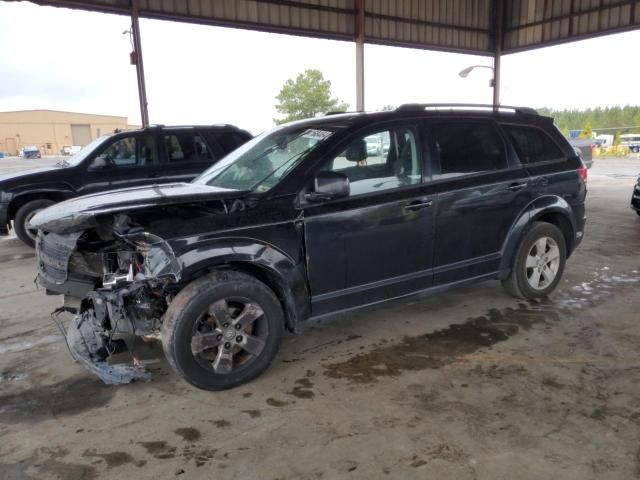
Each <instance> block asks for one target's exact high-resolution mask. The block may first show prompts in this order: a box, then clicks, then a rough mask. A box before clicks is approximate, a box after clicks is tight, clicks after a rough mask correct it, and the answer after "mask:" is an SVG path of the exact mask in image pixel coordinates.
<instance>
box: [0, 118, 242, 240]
mask: <svg viewBox="0 0 640 480" xmlns="http://www.w3.org/2000/svg"><path fill="white" fill-rule="evenodd" d="M250 138H251V135H250V134H249V133H248V132H246V131H245V130H240V129H239V128H237V127H234V126H231V125H214V126H197V127H164V126H154V127H149V128H145V129H141V130H129V131H124V132H118V133H114V134H112V135H104V136H101V137H99V138H96V139H95V140H94V141H93V142H91V143H90V144H89V145H87V146H86V147H85V148H83V149H82V150H81V151H80V152H79V153H77V154H76V155H74V156H72V157H71V158H69V159H65V160H62V161H61V162H60V163H58V164H57V165H55V166H51V167H47V168H40V169H37V170H26V171H22V172H15V173H10V174H8V175H0V235H7V234H8V233H9V228H10V226H11V222H13V228H14V230H15V233H16V235H17V236H18V237H19V238H20V239H21V240H22V241H23V242H24V243H26V244H27V245H29V246H31V247H33V246H34V245H35V236H36V230H35V229H32V228H30V227H29V226H28V224H29V220H30V219H31V218H32V217H33V215H35V214H36V213H37V212H38V211H40V210H42V209H44V208H47V207H49V206H51V205H53V204H54V203H57V202H60V201H62V200H66V199H69V198H72V197H77V196H79V195H86V194H89V193H96V192H102V191H105V190H113V189H117V188H124V187H133V186H141V185H150V184H161V183H170V182H186V181H189V180H191V179H193V178H194V177H196V176H197V175H199V174H200V173H202V172H203V171H204V170H205V169H207V168H208V167H210V166H211V165H212V164H213V163H215V162H217V161H218V160H220V159H221V158H222V157H224V156H225V155H226V154H227V153H229V152H231V151H232V150H235V149H236V148H237V147H239V146H240V145H242V144H243V143H245V142H246V141H247V140H249V139H250ZM25 148H26V147H25ZM25 152H27V151H26V150H25ZM25 154H26V153H25Z"/></svg>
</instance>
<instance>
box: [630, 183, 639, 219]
mask: <svg viewBox="0 0 640 480" xmlns="http://www.w3.org/2000/svg"><path fill="white" fill-rule="evenodd" d="M631 208H632V209H633V210H635V212H636V213H637V214H638V215H640V175H639V176H638V180H637V181H636V184H635V185H634V187H633V193H632V194H631Z"/></svg>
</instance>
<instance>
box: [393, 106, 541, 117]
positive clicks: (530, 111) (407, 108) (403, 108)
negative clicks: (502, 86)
mask: <svg viewBox="0 0 640 480" xmlns="http://www.w3.org/2000/svg"><path fill="white" fill-rule="evenodd" d="M428 109H433V110H438V109H440V110H447V109H449V110H493V105H491V104H485V103H405V104H404V105H400V106H399V107H398V108H396V112H416V111H422V110H428ZM498 110H499V111H512V112H514V113H520V114H525V115H538V112H537V111H535V110H534V109H533V108H529V107H512V106H509V105H498Z"/></svg>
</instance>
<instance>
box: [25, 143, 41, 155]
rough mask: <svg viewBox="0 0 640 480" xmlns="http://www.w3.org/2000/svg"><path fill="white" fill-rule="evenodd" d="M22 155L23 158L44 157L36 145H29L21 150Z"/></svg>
mask: <svg viewBox="0 0 640 480" xmlns="http://www.w3.org/2000/svg"><path fill="white" fill-rule="evenodd" d="M20 156H21V157H23V158H42V155H41V154H40V149H39V148H38V147H36V146H35V145H27V146H25V147H23V148H22V149H21V151H20Z"/></svg>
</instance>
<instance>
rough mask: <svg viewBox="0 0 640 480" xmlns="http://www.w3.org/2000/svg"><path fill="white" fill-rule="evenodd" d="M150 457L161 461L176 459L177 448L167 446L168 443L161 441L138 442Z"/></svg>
mask: <svg viewBox="0 0 640 480" xmlns="http://www.w3.org/2000/svg"><path fill="white" fill-rule="evenodd" d="M138 443H139V444H140V445H141V446H142V447H143V448H144V449H145V450H146V451H147V453H148V454H149V455H151V456H152V457H153V458H157V459H159V460H165V459H167V458H174V457H175V456H176V450H177V448H176V447H172V446H170V445H167V442H165V441H162V440H159V441H155V442H138Z"/></svg>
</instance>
